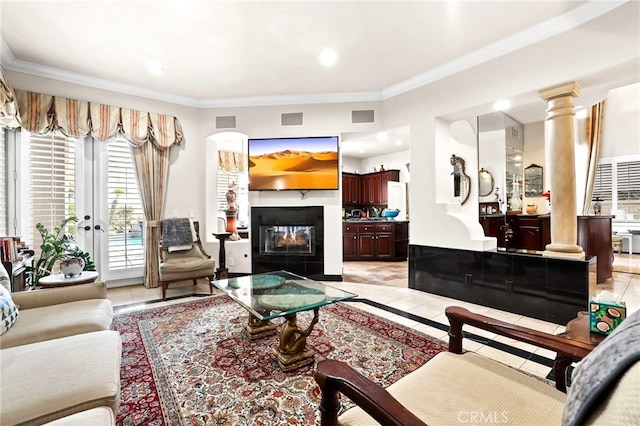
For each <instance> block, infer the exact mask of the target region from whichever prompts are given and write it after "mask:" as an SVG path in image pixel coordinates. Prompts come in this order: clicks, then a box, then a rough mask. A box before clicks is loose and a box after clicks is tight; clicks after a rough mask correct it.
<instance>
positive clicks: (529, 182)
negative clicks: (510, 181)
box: [524, 164, 542, 197]
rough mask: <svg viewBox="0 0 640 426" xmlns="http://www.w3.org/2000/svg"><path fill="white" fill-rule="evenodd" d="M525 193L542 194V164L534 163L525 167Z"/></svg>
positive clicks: (532, 195) (528, 195) (526, 194)
mask: <svg viewBox="0 0 640 426" xmlns="http://www.w3.org/2000/svg"><path fill="white" fill-rule="evenodd" d="M524 195H525V196H527V197H541V196H542V166H538V165H537V164H532V165H530V166H529V167H526V168H525V169H524Z"/></svg>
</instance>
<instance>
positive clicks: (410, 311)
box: [108, 254, 640, 377]
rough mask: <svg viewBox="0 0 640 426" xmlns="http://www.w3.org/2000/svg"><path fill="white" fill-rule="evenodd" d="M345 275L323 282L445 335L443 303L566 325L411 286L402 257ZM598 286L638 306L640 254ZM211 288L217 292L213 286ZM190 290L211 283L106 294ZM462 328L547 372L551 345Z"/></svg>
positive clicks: (507, 357) (131, 297)
mask: <svg viewBox="0 0 640 426" xmlns="http://www.w3.org/2000/svg"><path fill="white" fill-rule="evenodd" d="M343 278H344V281H343V282H328V283H327V284H329V285H333V286H336V287H340V288H342V289H344V290H346V291H351V292H353V293H356V294H358V296H359V301H355V302H350V303H351V304H352V305H354V306H356V307H358V308H360V309H363V310H366V311H368V312H372V313H374V314H376V315H379V316H381V317H384V318H387V319H389V320H391V321H394V322H397V323H399V324H403V325H405V326H407V327H411V328H414V329H416V330H419V331H421V332H423V333H426V334H428V335H430V336H432V337H435V338H437V339H441V340H444V341H446V340H447V326H448V321H447V319H446V317H445V314H444V309H445V308H446V307H447V306H449V305H458V306H463V307H466V308H468V309H469V310H471V311H472V312H475V313H481V314H485V315H489V316H492V317H495V318H499V319H502V320H505V321H509V322H512V323H515V324H519V325H523V326H527V327H531V328H534V329H537V330H541V331H545V332H549V333H554V334H556V333H561V332H562V331H564V327H563V326H559V325H557V324H552V323H548V322H545V321H540V320H537V319H533V318H528V317H524V316H521V315H517V314H513V313H509V312H504V311H499V310H496V309H492V308H488V307H485V306H480V305H474V304H471V303H467V302H461V301H459V300H454V299H448V298H446V297H441V296H437V295H433V294H429V293H425V292H421V291H417V290H411V289H409V288H407V265H406V262H390V263H386V262H345V265H344V273H343ZM602 290H608V291H611V292H613V293H615V294H618V295H621V296H622V300H624V301H625V302H626V304H627V310H628V313H631V312H633V311H635V310H638V309H640V255H628V254H616V255H615V258H614V275H613V278H612V279H610V280H608V281H607V282H606V283H603V284H599V285H598V286H597V287H596V288H594V289H591V293H592V295H594V294H596V293H597V292H599V291H602ZM215 293H219V292H218V291H217V290H216V289H214V294H215ZM194 294H198V295H203V294H204V295H206V294H209V286H208V284H207V282H206V281H205V280H200V281H199V282H198V285H197V286H195V287H194V286H193V284H192V283H190V282H184V283H176V284H172V285H171V286H169V289H168V291H167V298H168V300H166V301H162V300H161V295H162V293H161V289H159V288H157V289H146V288H144V287H143V286H142V285H137V286H128V287H116V288H110V289H109V290H108V297H109V299H110V300H111V301H112V303H113V305H114V311H115V312H116V313H118V312H128V311H132V310H140V309H145V308H150V307H157V306H161V305H162V304H170V303H178V302H183V301H186V300H189V299H190V298H191V297H193V295H194ZM465 330H466V331H467V332H469V333H473V334H476V335H477V336H478V337H479V338H475V339H468V338H466V339H465V341H464V348H465V349H466V350H471V351H475V352H478V353H480V354H483V355H486V356H488V357H490V358H493V359H496V360H498V361H501V362H503V363H506V364H508V365H511V366H513V367H515V368H519V369H522V370H524V371H527V372H529V373H532V374H534V375H537V376H540V377H546V376H547V375H548V373H549V372H550V370H551V363H552V360H553V358H554V354H553V353H552V352H551V351H548V350H545V349H540V348H536V347H533V346H531V345H528V344H523V343H520V342H515V341H511V340H510V339H507V338H504V337H502V336H496V335H495V334H493V333H487V332H485V331H481V330H478V329H474V328H473V327H469V328H465Z"/></svg>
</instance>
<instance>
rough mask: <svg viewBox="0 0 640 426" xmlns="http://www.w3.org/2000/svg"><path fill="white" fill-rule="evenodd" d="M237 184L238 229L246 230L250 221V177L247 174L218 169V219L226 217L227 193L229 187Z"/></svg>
mask: <svg viewBox="0 0 640 426" xmlns="http://www.w3.org/2000/svg"><path fill="white" fill-rule="evenodd" d="M233 183H235V184H236V186H235V188H236V192H237V198H236V207H237V209H238V222H237V223H238V227H240V228H244V227H246V226H247V223H248V221H249V190H248V187H249V177H248V174H247V172H240V171H238V170H231V171H229V172H225V171H224V170H221V169H218V181H217V191H218V193H217V201H218V217H222V218H223V217H225V212H224V210H225V209H226V208H227V206H228V204H227V195H226V194H227V191H228V190H229V186H230V185H231V184H233Z"/></svg>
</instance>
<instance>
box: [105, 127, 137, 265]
mask: <svg viewBox="0 0 640 426" xmlns="http://www.w3.org/2000/svg"><path fill="white" fill-rule="evenodd" d="M107 147H108V156H109V160H108V164H109V165H108V195H107V197H108V202H109V238H108V241H109V243H108V245H109V247H108V253H109V254H108V262H109V271H115V270H125V269H132V268H141V267H143V266H144V250H143V246H142V230H143V226H142V220H143V217H144V215H143V212H142V203H141V201H140V193H139V191H138V182H137V180H136V175H135V170H134V165H133V158H132V154H131V147H130V144H129V142H128V141H126V140H124V139H116V140H114V141H110V142H109V144H108V145H107Z"/></svg>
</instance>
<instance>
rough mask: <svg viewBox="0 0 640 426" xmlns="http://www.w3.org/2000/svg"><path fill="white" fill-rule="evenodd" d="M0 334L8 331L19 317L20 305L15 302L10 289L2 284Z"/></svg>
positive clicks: (0, 294)
mask: <svg viewBox="0 0 640 426" xmlns="http://www.w3.org/2000/svg"><path fill="white" fill-rule="evenodd" d="M0 313H1V316H2V318H1V319H0V336H1V335H3V334H4V333H6V332H7V331H8V330H9V329H10V328H11V326H12V325H13V323H14V322H16V319H18V307H17V306H16V304H15V303H13V299H12V298H11V293H10V292H9V290H7V289H6V288H4V286H1V285H0Z"/></svg>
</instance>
